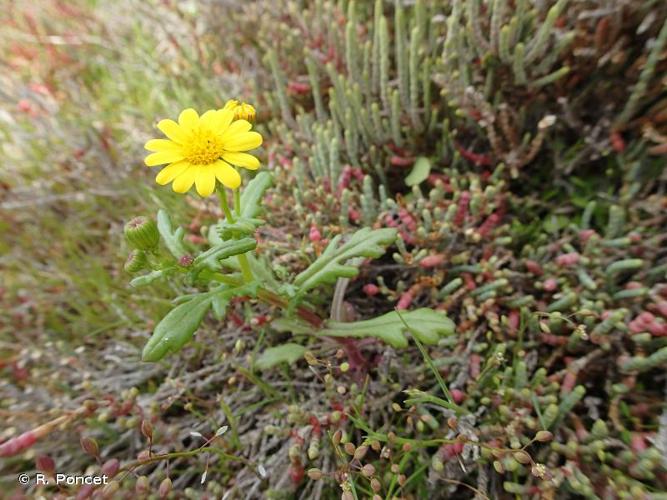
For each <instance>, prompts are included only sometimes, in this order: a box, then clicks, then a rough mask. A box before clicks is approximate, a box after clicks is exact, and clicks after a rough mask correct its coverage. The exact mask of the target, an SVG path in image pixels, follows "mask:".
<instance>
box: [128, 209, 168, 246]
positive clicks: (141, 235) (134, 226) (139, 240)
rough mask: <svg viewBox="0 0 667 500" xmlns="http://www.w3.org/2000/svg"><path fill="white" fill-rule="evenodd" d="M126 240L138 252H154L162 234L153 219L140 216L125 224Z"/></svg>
mask: <svg viewBox="0 0 667 500" xmlns="http://www.w3.org/2000/svg"><path fill="white" fill-rule="evenodd" d="M125 238H126V239H127V242H128V243H129V244H130V245H131V246H132V247H133V248H136V249H137V250H153V249H154V248H155V247H157V244H158V243H159V242H160V233H159V232H158V229H157V224H156V223H155V221H154V220H153V219H149V218H148V217H143V216H139V217H135V218H134V219H132V220H131V221H130V222H128V223H127V224H125Z"/></svg>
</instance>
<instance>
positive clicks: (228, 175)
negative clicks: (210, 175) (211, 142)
mask: <svg viewBox="0 0 667 500" xmlns="http://www.w3.org/2000/svg"><path fill="white" fill-rule="evenodd" d="M209 168H211V169H212V170H213V172H215V176H216V177H217V179H218V180H219V181H220V182H221V183H222V185H223V186H225V187H228V188H229V189H236V188H238V187H239V186H240V185H241V175H240V174H239V173H238V172H237V171H236V169H235V168H234V167H232V166H231V165H229V164H228V163H225V162H224V161H220V160H218V161H216V162H215V163H214V164H213V165H211V166H210V167H209Z"/></svg>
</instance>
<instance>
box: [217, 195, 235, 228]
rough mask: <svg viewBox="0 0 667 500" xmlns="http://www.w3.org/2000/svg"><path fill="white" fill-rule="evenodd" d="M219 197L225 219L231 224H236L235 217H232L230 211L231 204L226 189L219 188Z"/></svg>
mask: <svg viewBox="0 0 667 500" xmlns="http://www.w3.org/2000/svg"><path fill="white" fill-rule="evenodd" d="M218 196H219V197H220V207H222V211H223V212H224V213H225V218H226V219H227V220H228V221H229V222H230V223H232V224H233V223H234V215H232V211H231V210H230V209H229V203H227V193H226V192H225V188H218Z"/></svg>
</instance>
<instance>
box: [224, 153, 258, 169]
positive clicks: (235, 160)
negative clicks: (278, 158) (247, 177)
mask: <svg viewBox="0 0 667 500" xmlns="http://www.w3.org/2000/svg"><path fill="white" fill-rule="evenodd" d="M222 159H223V160H225V161H226V162H229V163H231V164H232V165H236V166H237V167H245V168H248V169H250V170H257V169H258V168H259V160H258V159H257V158H255V157H254V156H253V155H249V154H248V153H222Z"/></svg>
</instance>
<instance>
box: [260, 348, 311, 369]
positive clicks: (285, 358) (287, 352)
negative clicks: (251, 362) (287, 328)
mask: <svg viewBox="0 0 667 500" xmlns="http://www.w3.org/2000/svg"><path fill="white" fill-rule="evenodd" d="M304 352H306V348H305V347H304V346H302V345H300V344H295V343H293V342H291V343H287V344H283V345H279V346H276V347H270V348H268V349H266V350H265V351H264V352H263V353H262V355H261V356H260V357H259V358H258V359H257V361H255V367H256V368H258V369H260V370H266V369H267V368H271V367H273V366H276V365H277V364H280V363H287V364H290V365H291V364H292V363H294V362H296V361H297V360H299V359H300V358H301V357H302V356H303V353H304Z"/></svg>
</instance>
